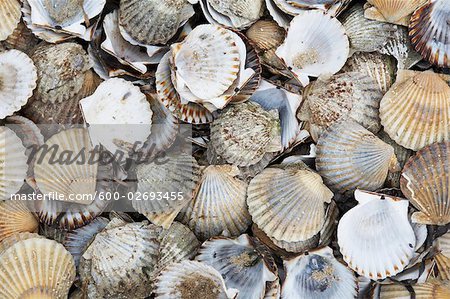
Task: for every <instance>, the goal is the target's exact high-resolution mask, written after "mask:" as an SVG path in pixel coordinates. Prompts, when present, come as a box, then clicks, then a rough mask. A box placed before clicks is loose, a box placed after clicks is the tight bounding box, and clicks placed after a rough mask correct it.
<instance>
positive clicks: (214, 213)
mask: <svg viewBox="0 0 450 299" xmlns="http://www.w3.org/2000/svg"><path fill="white" fill-rule="evenodd" d="M238 174H239V170H238V168H237V167H236V166H231V165H220V166H214V165H211V166H208V167H207V168H206V169H205V170H204V172H203V177H202V179H201V184H200V188H199V191H198V193H197V195H196V196H195V198H194V200H193V201H191V202H190V203H189V205H188V206H187V207H186V208H185V209H184V210H182V211H181V213H180V216H179V219H180V221H181V222H182V223H184V224H185V225H187V226H188V227H190V229H191V230H192V231H193V232H194V233H195V234H196V236H197V237H198V238H199V239H201V240H206V239H209V238H211V237H214V236H219V235H222V234H225V235H231V236H238V235H240V234H241V233H243V232H244V231H245V230H246V229H247V228H248V227H249V226H250V224H251V217H250V215H249V213H248V209H247V205H246V201H245V199H246V194H247V184H246V183H245V182H243V181H241V180H239V179H237V178H235V176H237V175H238Z"/></svg>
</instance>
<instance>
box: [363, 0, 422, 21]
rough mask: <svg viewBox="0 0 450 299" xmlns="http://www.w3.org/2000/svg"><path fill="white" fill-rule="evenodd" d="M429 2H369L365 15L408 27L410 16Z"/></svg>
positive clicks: (369, 0) (372, 0)
mask: <svg viewBox="0 0 450 299" xmlns="http://www.w3.org/2000/svg"><path fill="white" fill-rule="evenodd" d="M426 2H427V0H408V1H403V0H368V4H366V6H365V7H366V10H365V12H364V15H365V17H366V18H368V19H372V20H378V21H381V22H388V23H392V24H398V25H403V26H408V23H409V18H410V15H411V14H412V13H413V12H414V11H415V10H416V9H417V8H419V7H420V6H421V5H422V4H424V3H426Z"/></svg>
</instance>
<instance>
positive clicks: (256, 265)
mask: <svg viewBox="0 0 450 299" xmlns="http://www.w3.org/2000/svg"><path fill="white" fill-rule="evenodd" d="M259 246H263V245H259ZM265 253H266V254H267V255H265V254H264V252H261V251H260V250H259V248H258V247H257V246H256V244H255V241H254V240H252V238H251V237H250V236H248V235H246V234H244V235H241V236H239V237H238V238H236V239H229V238H214V239H211V240H210V241H206V242H205V243H203V245H202V247H201V248H200V250H199V254H198V256H197V257H196V260H198V261H200V262H202V263H205V264H207V265H209V266H211V267H213V268H214V269H216V270H217V271H219V273H220V274H221V275H222V277H223V278H224V280H225V284H226V285H227V287H229V288H233V289H237V290H238V291H239V297H240V298H248V299H259V298H262V297H263V296H264V294H265V292H266V283H270V282H272V281H274V280H276V279H278V277H277V275H276V274H277V273H276V267H274V265H275V262H274V261H273V259H272V258H271V256H270V254H269V252H268V250H267V251H266V252H265Z"/></svg>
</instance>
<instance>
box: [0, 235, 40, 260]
mask: <svg viewBox="0 0 450 299" xmlns="http://www.w3.org/2000/svg"><path fill="white" fill-rule="evenodd" d="M35 238H37V239H39V238H41V239H45V237H44V236H41V235H39V234H37V233H30V232H21V233H15V234H13V235H11V236H9V237H7V238H5V239H3V240H2V241H1V242H0V256H1V255H2V254H3V253H4V252H5V251H6V250H7V249H9V248H10V247H11V246H13V245H14V244H16V243H18V242H20V241H23V240H28V239H35Z"/></svg>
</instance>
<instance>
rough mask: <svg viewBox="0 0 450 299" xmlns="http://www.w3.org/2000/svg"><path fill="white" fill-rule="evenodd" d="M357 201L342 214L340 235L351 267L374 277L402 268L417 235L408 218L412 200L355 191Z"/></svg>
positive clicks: (412, 253)
mask: <svg viewBox="0 0 450 299" xmlns="http://www.w3.org/2000/svg"><path fill="white" fill-rule="evenodd" d="M355 198H356V200H357V201H358V205H357V206H356V207H354V208H352V209H351V210H350V211H348V212H347V213H345V214H344V216H343V217H342V218H341V220H340V222H339V224H338V229H337V239H338V244H339V247H340V251H341V252H342V254H343V256H344V260H345V261H346V262H347V263H348V265H349V267H350V268H352V269H353V270H354V271H356V272H357V273H358V274H360V275H362V276H365V277H368V278H371V279H374V280H376V279H384V278H386V277H389V276H392V275H395V274H397V273H399V272H401V271H402V270H403V269H404V268H405V266H406V265H407V264H408V262H409V260H410V259H411V258H412V257H413V255H414V246H415V244H416V237H415V235H414V231H413V229H412V227H411V224H410V223H409V220H408V205H409V202H408V201H406V200H402V199H400V198H395V197H389V196H385V195H382V194H376V193H371V192H366V191H360V190H357V191H355Z"/></svg>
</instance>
